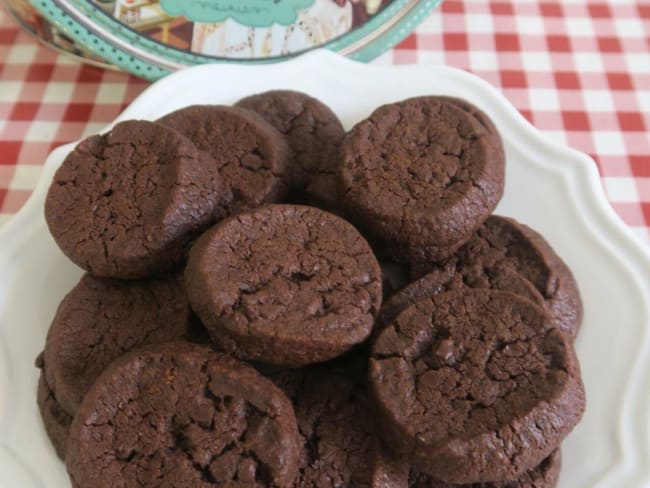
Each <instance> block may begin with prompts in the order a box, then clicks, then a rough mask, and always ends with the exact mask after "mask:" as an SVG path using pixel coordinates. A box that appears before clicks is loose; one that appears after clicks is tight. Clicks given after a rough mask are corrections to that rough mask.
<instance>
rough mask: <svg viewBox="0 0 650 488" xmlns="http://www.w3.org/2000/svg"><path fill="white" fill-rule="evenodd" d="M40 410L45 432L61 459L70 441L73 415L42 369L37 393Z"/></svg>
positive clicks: (63, 457)
mask: <svg viewBox="0 0 650 488" xmlns="http://www.w3.org/2000/svg"><path fill="white" fill-rule="evenodd" d="M36 402H37V404H38V410H39V412H40V413H41V418H42V419H43V425H44V426H45V432H46V433H47V436H48V437H49V438H50V441H51V442H52V445H53V446H54V450H55V451H56V455H57V456H59V458H60V459H65V451H66V445H67V442H68V432H69V431H70V424H71V423H72V416H71V415H70V414H68V413H67V412H66V411H65V410H63V408H62V407H61V405H60V404H59V402H57V401H56V398H54V394H53V393H52V390H50V387H49V386H48V385H47V381H45V373H44V372H43V371H41V374H40V376H39V378H38V391H37V394H36Z"/></svg>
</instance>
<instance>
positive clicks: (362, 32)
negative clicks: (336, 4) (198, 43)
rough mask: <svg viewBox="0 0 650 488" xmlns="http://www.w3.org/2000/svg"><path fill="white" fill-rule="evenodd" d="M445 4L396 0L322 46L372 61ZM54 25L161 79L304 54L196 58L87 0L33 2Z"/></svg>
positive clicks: (132, 68) (111, 57) (110, 58)
mask: <svg viewBox="0 0 650 488" xmlns="http://www.w3.org/2000/svg"><path fill="white" fill-rule="evenodd" d="M441 1H442V0H394V1H393V2H392V3H390V4H389V5H388V6H387V7H385V8H384V9H383V10H382V11H381V12H379V13H378V14H377V15H375V16H374V17H373V18H372V19H370V20H369V21H367V22H366V23H365V24H363V25H361V26H360V27H359V28H358V29H355V30H353V31H352V32H350V33H348V34H345V35H343V36H341V37H339V38H337V39H334V40H333V41H330V42H329V43H327V44H324V45H323V46H320V47H322V48H327V49H330V50H332V51H336V52H339V53H341V54H344V55H346V56H349V57H350V58H352V59H356V60H358V61H364V62H367V61H371V60H372V59H374V58H376V57H377V56H379V55H380V54H382V53H384V52H385V51H387V50H389V49H390V48H391V47H393V46H394V45H395V44H397V43H399V42H400V41H401V40H402V39H404V38H405V37H406V36H407V35H408V34H409V33H410V32H411V31H412V30H413V29H414V28H415V27H416V26H417V25H418V24H419V23H420V22H421V21H422V20H423V19H424V17H426V15H428V14H429V13H430V12H431V11H432V10H433V9H434V8H435V7H437V6H438V4H439V3H440V2H441ZM30 2H31V3H32V5H33V6H34V7H35V8H36V9H37V10H38V11H39V12H40V13H41V15H43V16H44V17H45V18H46V19H47V20H48V21H49V22H51V23H52V24H53V25H55V26H56V27H57V28H58V29H60V30H61V31H63V32H64V33H65V34H66V35H68V36H69V37H71V38H73V39H74V40H75V41H76V42H78V43H80V44H82V45H84V46H85V47H86V48H87V49H88V50H89V51H91V52H93V53H94V54H96V55H97V56H100V57H102V58H104V59H106V60H107V61H108V62H109V63H111V64H114V65H116V66H118V67H119V68H121V69H123V70H125V71H129V72H131V73H133V74H134V75H136V76H140V77H142V78H146V79H149V80H156V79H158V78H161V77H163V76H165V75H166V74H169V73H170V72H172V71H174V70H177V69H181V68H183V67H184V66H191V65H195V64H204V63H215V62H216V63H219V62H223V63H236V64H242V63H243V64H251V63H259V64H266V63H273V62H278V61H282V60H283V59H287V58H288V57H293V56H296V55H299V54H300V53H292V54H291V55H290V56H286V57H273V58H264V59H256V60H252V59H230V58H219V57H210V56H203V55H197V54H193V53H189V52H187V51H182V50H179V49H174V48H171V47H169V46H165V45H163V44H160V43H158V42H156V41H154V40H152V39H149V38H148V37H144V36H140V35H139V34H138V33H137V32H136V31H134V30H132V29H130V28H128V27H126V26H125V25H124V24H122V23H120V22H118V21H117V20H116V19H115V18H114V17H111V16H109V15H107V14H105V13H104V12H103V11H101V10H100V9H99V8H98V7H96V6H94V5H92V4H91V3H90V2H89V1H86V0H30Z"/></svg>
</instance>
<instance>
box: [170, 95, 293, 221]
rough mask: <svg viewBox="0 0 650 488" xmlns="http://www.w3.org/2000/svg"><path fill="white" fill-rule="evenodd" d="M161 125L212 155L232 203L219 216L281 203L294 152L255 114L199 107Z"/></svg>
mask: <svg viewBox="0 0 650 488" xmlns="http://www.w3.org/2000/svg"><path fill="white" fill-rule="evenodd" d="M158 122H159V123H161V124H163V125H166V126H168V127H171V128H172V129H175V130H177V131H178V132H180V133H181V134H183V135H185V136H186V137H188V138H189V139H190V140H191V141H192V142H194V144H196V146H197V147H198V148H199V149H201V150H202V151H204V152H205V153H207V154H209V155H210V157H211V158H212V160H213V161H215V162H216V165H217V167H218V169H219V173H220V174H221V176H222V177H223V179H224V181H225V184H226V187H227V188H229V189H230V190H231V192H232V201H231V202H229V203H228V205H226V207H225V208H223V209H221V210H220V211H219V212H218V216H219V217H223V216H225V215H227V214H230V213H233V212H235V211H239V210H243V209H249V208H254V207H258V206H260V205H262V204H264V203H271V202H277V201H280V200H281V199H282V198H283V197H284V195H285V193H286V191H287V185H286V183H285V181H284V180H285V174H286V171H287V168H288V165H289V158H290V157H291V151H290V149H289V146H288V145H287V142H286V140H285V138H284V136H283V135H282V134H280V133H279V132H278V131H277V130H276V129H274V128H273V127H272V126H271V125H270V124H269V123H268V122H266V121H265V120H264V119H263V118H262V117H260V116H259V115H258V114H256V113H255V112H252V111H250V110H245V109H241V108H233V107H224V106H221V105H194V106H191V107H187V108H183V109H180V110H177V111H176V112H172V113H170V114H167V115H165V116H164V117H163V118H161V119H160V120H159V121H158Z"/></svg>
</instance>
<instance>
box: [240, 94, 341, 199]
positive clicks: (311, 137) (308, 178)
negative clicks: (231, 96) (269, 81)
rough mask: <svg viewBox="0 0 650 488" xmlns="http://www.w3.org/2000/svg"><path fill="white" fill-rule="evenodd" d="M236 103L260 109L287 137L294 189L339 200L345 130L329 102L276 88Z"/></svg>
mask: <svg viewBox="0 0 650 488" xmlns="http://www.w3.org/2000/svg"><path fill="white" fill-rule="evenodd" d="M236 106H238V107H243V108H247V109H250V110H253V111H255V112H257V113H258V114H260V115H261V116H262V117H263V118H264V119H265V120H267V121H268V122H269V123H270V124H271V125H272V126H273V127H275V128H276V129H277V130H279V131H280V132H281V133H282V134H284V135H285V136H286V138H287V141H288V142H289V146H290V147H291V149H292V151H293V158H292V160H291V163H290V165H289V171H288V174H287V177H288V181H289V185H290V186H291V187H292V188H295V189H298V190H305V189H307V188H309V189H311V190H312V191H313V192H315V193H316V194H315V195H314V196H315V197H316V198H317V199H318V200H320V201H325V202H328V201H329V202H332V203H336V194H337V186H338V184H337V181H336V179H335V174H336V168H337V166H338V162H339V159H338V149H339V145H340V144H341V140H343V136H345V130H344V129H343V126H342V125H341V122H340V121H339V119H338V117H337V116H336V114H335V113H334V112H332V110H331V109H330V108H329V107H328V106H327V105H325V104H324V103H322V102H321V101H319V100H317V99H315V98H313V97H310V96H309V95H307V94H306V93H300V92H295V91H289V90H273V91H268V92H265V93H260V94H258V95H253V96H250V97H246V98H244V99H243V100H240V101H239V102H237V104H236Z"/></svg>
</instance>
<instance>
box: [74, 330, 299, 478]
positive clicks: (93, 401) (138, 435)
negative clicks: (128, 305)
mask: <svg viewBox="0 0 650 488" xmlns="http://www.w3.org/2000/svg"><path fill="white" fill-rule="evenodd" d="M301 456H302V453H301V445H300V438H299V434H298V429H297V426H296V418H295V415H294V411H293V408H292V406H291V402H289V400H288V399H287V397H286V396H285V395H284V394H283V393H282V391H281V390H280V389H279V388H277V387H276V386H275V385H274V384H273V383H271V381H269V380H267V379H266V378H264V377H263V376H262V375H260V374H259V373H258V372H256V371H255V370H254V369H253V368H251V367H250V366H247V365H245V364H244V363H241V362H239V361H237V360H235V359H232V358H230V357H227V356H224V355H222V354H219V353H216V352H214V351H212V350H211V349H209V348H207V347H205V346H199V345H195V344H189V343H178V344H174V343H168V344H157V345H154V346H147V347H145V348H142V349H139V350H137V351H132V352H131V353H129V354H127V355H125V356H122V357H121V358H120V359H118V360H117V361H115V362H114V363H112V364H111V366H110V367H109V369H107V370H106V371H105V372H104V373H103V374H102V375H101V376H100V377H99V378H98V380H97V382H96V383H95V384H94V385H93V387H92V388H91V390H90V391H89V392H88V395H86V397H85V398H84V401H83V403H82V404H81V406H80V407H79V411H78V412H77V415H76V416H75V419H74V421H73V423H72V426H71V428H70V437H69V438H68V452H67V456H66V465H67V468H68V473H69V474H70V477H71V479H72V481H73V484H74V485H75V486H80V487H81V486H83V487H84V488H95V487H97V488H105V487H108V486H110V487H117V488H120V487H124V488H126V487H133V486H139V487H143V488H144V487H156V488H158V487H206V488H207V487H209V486H228V487H233V488H234V487H242V488H243V487H246V488H249V487H259V488H267V487H268V488H290V487H292V486H293V481H294V479H295V477H296V474H297V471H298V464H299V460H300V458H301Z"/></svg>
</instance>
